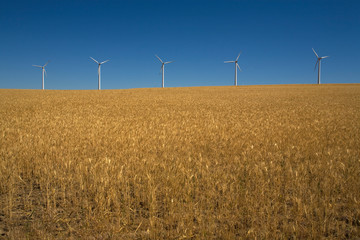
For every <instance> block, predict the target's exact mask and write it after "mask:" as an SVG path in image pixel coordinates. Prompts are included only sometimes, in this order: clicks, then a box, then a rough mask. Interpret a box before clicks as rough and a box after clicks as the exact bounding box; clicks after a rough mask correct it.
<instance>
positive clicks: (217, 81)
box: [0, 0, 360, 89]
mask: <svg viewBox="0 0 360 240" xmlns="http://www.w3.org/2000/svg"><path fill="white" fill-rule="evenodd" d="M359 13H360V1H358V0H336V1H333V0H316V1H315V0H281V1H280V0H261V1H260V0H223V1H221V0H178V1H170V0H132V1H130V0H128V1H122V0H119V1H106V0H102V1H100V0H71V1H70V0H47V1H42V0H31V1H29V0H24V1H19V0H9V1H1V3H0V33H1V34H0V88H21V89H39V88H41V69H39V68H35V67H33V66H32V65H33V64H35V65H43V64H45V63H46V62H47V61H48V60H51V62H50V63H49V65H48V67H47V73H48V75H47V78H46V79H45V88H47V89H96V88H97V65H96V64H95V63H94V62H93V61H91V60H90V59H89V57H90V56H92V57H94V58H95V59H97V60H99V61H104V60H107V59H110V61H109V62H108V63H105V64H104V65H103V66H102V69H101V70H102V88H103V89H124V88H143V87H160V86H161V75H160V74H159V71H160V67H161V65H160V63H159V61H158V60H157V59H156V58H155V56H154V54H158V55H159V56H160V57H161V58H162V59H163V60H166V61H172V60H173V61H175V62H174V63H171V64H168V65H166V71H165V86H166V87H183V86H223V85H233V82H234V65H233V64H224V63H223V62H224V61H226V60H234V59H235V58H236V56H237V54H238V53H239V51H242V55H241V56H240V58H239V65H240V67H241V68H242V70H243V71H242V72H240V73H239V75H238V82H239V85H252V84H256V85H258V84H291V83H316V81H317V73H316V72H314V65H315V62H316V58H315V56H314V54H313V52H312V50H311V48H312V47H313V48H314V49H315V50H316V51H317V52H318V54H319V55H321V56H324V55H328V56H330V58H328V59H324V60H323V62H322V82H323V83H359V82H360V78H359V76H360V44H359V43H360V14H359Z"/></svg>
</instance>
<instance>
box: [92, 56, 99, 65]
mask: <svg viewBox="0 0 360 240" xmlns="http://www.w3.org/2000/svg"><path fill="white" fill-rule="evenodd" d="M90 58H91V59H92V60H93V61H94V62H96V63H97V64H99V62H98V61H96V60H95V59H93V58H92V57H90Z"/></svg>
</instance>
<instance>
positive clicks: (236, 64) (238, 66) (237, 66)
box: [236, 64, 242, 72]
mask: <svg viewBox="0 0 360 240" xmlns="http://www.w3.org/2000/svg"><path fill="white" fill-rule="evenodd" d="M236 66H237V67H238V69H239V70H240V72H242V70H241V68H240V66H239V64H236Z"/></svg>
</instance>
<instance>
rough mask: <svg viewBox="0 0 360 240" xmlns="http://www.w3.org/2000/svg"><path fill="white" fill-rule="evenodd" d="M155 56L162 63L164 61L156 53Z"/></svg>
mask: <svg viewBox="0 0 360 240" xmlns="http://www.w3.org/2000/svg"><path fill="white" fill-rule="evenodd" d="M155 57H157V58H158V59H159V61H160V62H161V63H164V62H163V61H162V60H161V59H160V58H159V57H158V55H156V54H155Z"/></svg>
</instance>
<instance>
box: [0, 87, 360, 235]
mask: <svg viewBox="0 0 360 240" xmlns="http://www.w3.org/2000/svg"><path fill="white" fill-rule="evenodd" d="M359 189H360V85H359V84H351V85H350V84H349V85H279V86H241V87H199V88H196V87H194V88H168V89H129V90H102V91H95V90H94V91H91V90H86V91H75V90H74V91H55V90H54V91H52V90H45V91H42V90H4V89H3V90H0V239H1V238H4V239H6V238H10V239H59V238H60V239H239V238H240V239H241V238H249V239H254V238H258V239H305V238H307V239H320V238H329V239H332V238H333V239H335V238H336V239H338V238H340V239H346V238H349V239H353V238H356V237H360V191H359Z"/></svg>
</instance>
